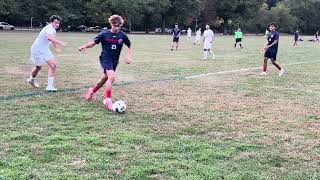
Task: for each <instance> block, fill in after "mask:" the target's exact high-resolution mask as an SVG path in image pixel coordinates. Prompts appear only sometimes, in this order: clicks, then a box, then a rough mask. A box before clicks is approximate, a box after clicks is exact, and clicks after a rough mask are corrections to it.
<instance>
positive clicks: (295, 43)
mask: <svg viewBox="0 0 320 180" xmlns="http://www.w3.org/2000/svg"><path fill="white" fill-rule="evenodd" d="M299 36H300V35H299V31H298V30H297V31H296V32H295V33H294V34H293V38H294V43H293V47H295V46H298V40H299Z"/></svg>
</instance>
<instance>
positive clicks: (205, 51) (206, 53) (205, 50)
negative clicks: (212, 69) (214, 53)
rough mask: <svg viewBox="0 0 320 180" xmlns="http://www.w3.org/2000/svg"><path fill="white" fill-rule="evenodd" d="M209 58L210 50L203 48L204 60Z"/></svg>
mask: <svg viewBox="0 0 320 180" xmlns="http://www.w3.org/2000/svg"><path fill="white" fill-rule="evenodd" d="M207 59H208V51H207V49H203V60H207Z"/></svg>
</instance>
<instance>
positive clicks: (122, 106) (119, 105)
mask: <svg viewBox="0 0 320 180" xmlns="http://www.w3.org/2000/svg"><path fill="white" fill-rule="evenodd" d="M112 109H113V111H115V112H118V113H123V112H124V111H125V110H126V109H127V105H126V103H125V102H124V101H116V102H114V103H113V106H112Z"/></svg>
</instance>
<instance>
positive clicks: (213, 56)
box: [210, 50, 215, 58]
mask: <svg viewBox="0 0 320 180" xmlns="http://www.w3.org/2000/svg"><path fill="white" fill-rule="evenodd" d="M210 53H211V55H212V58H215V55H214V54H213V51H212V50H210Z"/></svg>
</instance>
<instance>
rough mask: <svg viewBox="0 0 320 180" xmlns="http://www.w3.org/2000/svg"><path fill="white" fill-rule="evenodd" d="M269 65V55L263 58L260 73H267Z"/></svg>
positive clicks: (263, 74) (262, 74)
mask: <svg viewBox="0 0 320 180" xmlns="http://www.w3.org/2000/svg"><path fill="white" fill-rule="evenodd" d="M267 66H268V57H265V58H264V60H263V66H262V73H261V74H260V76H265V75H267Z"/></svg>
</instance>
